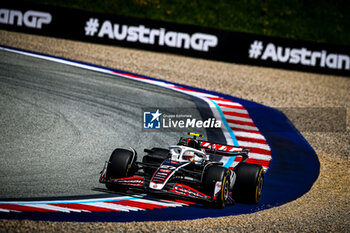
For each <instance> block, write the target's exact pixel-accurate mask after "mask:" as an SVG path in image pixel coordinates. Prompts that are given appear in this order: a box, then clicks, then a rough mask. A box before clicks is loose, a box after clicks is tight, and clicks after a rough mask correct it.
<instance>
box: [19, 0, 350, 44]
mask: <svg viewBox="0 0 350 233" xmlns="http://www.w3.org/2000/svg"><path fill="white" fill-rule="evenodd" d="M25 1H26V2H35V3H40V4H47V5H54V6H63V7H70V8H75V9H82V10H88V11H94V12H103V13H109V14H116V15H124V16H132V17H138V18H147V19H155V20H162V21H167V22H175V23H184V24H191V25H197V26H204V27H211V28H217V29H225V30H230V31H237V32H248V33H254V34H259V35H267V36H275V37H280V38H289V39H298V40H306V41H313V42H325V43H330V44H339V45H350V1H348V0H338V1H331V0H319V1H314V0H313V1H311V0H310V1H303V0H285V1H273V0H260V1H259V0H251V1H248V0H241V1H234V0H231V1H229V0H215V1H209V0H192V1H191V0H190V1H185V0H167V1H165V0H75V1H65V0H25Z"/></svg>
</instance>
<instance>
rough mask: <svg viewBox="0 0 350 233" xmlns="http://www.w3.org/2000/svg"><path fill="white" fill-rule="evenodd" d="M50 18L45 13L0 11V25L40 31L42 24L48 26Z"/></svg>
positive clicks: (49, 15) (48, 14)
mask: <svg viewBox="0 0 350 233" xmlns="http://www.w3.org/2000/svg"><path fill="white" fill-rule="evenodd" d="M51 20H52V16H51V14H50V13H47V12H40V11H32V10H29V11H26V12H25V13H24V14H23V13H22V12H21V11H18V10H9V9H0V23H2V24H10V25H17V26H22V25H23V24H24V25H25V26H26V27H29V28H38V29H41V28H42V25H43V24H50V23H51Z"/></svg>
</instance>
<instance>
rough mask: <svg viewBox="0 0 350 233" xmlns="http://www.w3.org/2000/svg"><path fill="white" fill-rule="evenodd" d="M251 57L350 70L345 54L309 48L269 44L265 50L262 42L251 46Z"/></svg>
mask: <svg viewBox="0 0 350 233" xmlns="http://www.w3.org/2000/svg"><path fill="white" fill-rule="evenodd" d="M261 54H262V55H261ZM249 57H250V58H254V59H258V58H259V57H260V59H261V60H268V59H271V60H272V61H273V62H282V63H286V62H288V63H291V64H301V65H304V66H320V67H327V68H331V69H339V70H342V69H345V70H350V57H349V56H348V55H344V54H335V53H329V54H328V53H327V51H325V50H322V51H311V50H308V49H307V48H300V49H299V48H289V47H282V46H276V45H275V44H273V43H268V44H267V45H266V47H265V49H264V47H263V46H262V42H261V41H254V42H253V43H252V44H251V45H250V49H249Z"/></svg>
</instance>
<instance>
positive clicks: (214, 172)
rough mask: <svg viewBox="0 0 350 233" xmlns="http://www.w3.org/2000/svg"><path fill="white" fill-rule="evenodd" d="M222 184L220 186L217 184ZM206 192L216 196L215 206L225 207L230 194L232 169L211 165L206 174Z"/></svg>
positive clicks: (204, 180) (204, 183)
mask: <svg viewBox="0 0 350 233" xmlns="http://www.w3.org/2000/svg"><path fill="white" fill-rule="evenodd" d="M217 184H220V186H217ZM203 185H204V189H205V192H206V193H207V194H208V195H210V196H214V206H215V207H217V208H224V207H225V205H226V203H227V201H228V199H229V195H230V192H231V190H230V170H228V169H227V168H225V167H221V166H211V167H209V168H208V169H207V170H206V171H205V174H204V179H203Z"/></svg>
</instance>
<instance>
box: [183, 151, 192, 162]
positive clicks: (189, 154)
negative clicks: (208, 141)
mask: <svg viewBox="0 0 350 233" xmlns="http://www.w3.org/2000/svg"><path fill="white" fill-rule="evenodd" d="M182 158H183V159H184V160H188V161H193V160H194V152H193V151H185V152H184V153H183V155H182Z"/></svg>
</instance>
